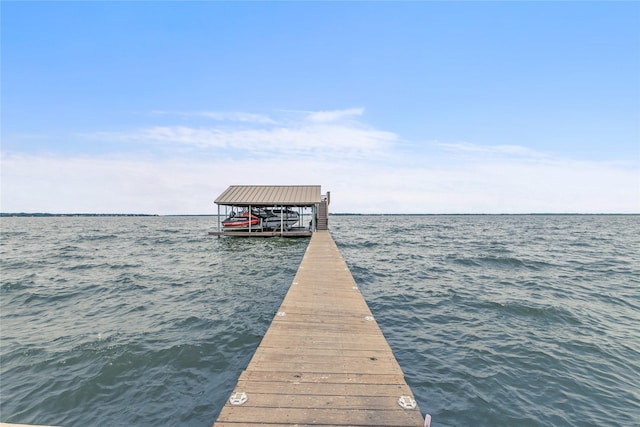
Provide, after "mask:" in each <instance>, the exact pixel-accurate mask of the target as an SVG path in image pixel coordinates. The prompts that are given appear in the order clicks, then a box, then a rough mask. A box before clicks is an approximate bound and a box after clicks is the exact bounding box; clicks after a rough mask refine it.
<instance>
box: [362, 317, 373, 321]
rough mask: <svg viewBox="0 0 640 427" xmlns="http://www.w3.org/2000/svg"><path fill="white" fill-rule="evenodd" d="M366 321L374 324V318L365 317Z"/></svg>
mask: <svg viewBox="0 0 640 427" xmlns="http://www.w3.org/2000/svg"><path fill="white" fill-rule="evenodd" d="M364 320H366V321H367V322H373V316H365V317H364Z"/></svg>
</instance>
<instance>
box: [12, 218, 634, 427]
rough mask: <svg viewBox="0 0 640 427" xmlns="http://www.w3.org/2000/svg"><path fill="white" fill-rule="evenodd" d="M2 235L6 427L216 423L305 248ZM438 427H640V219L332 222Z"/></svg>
mask: <svg viewBox="0 0 640 427" xmlns="http://www.w3.org/2000/svg"><path fill="white" fill-rule="evenodd" d="M215 224H216V220H215V219H214V218H212V217H51V218H1V219H0V225H1V232H2V241H1V248H0V251H1V252H0V255H1V258H0V259H1V261H0V262H1V264H0V273H1V293H0V308H1V313H0V328H1V329H0V332H1V335H0V336H1V342H0V344H1V347H0V368H1V370H0V397H1V400H0V405H1V406H0V421H3V422H14V423H32V424H36V423H37V424H51V425H60V426H89V425H92V426H102V425H122V426H124V425H132V426H147V425H148V426H151V425H153V426H157V425H163V426H164V425H167V426H169V425H175V426H210V425H211V424H213V422H214V421H215V419H216V418H217V416H218V413H219V412H220V410H221V408H222V406H223V405H224V402H225V400H226V399H227V398H228V397H229V394H230V393H231V391H232V389H233V387H234V385H235V383H236V380H237V377H238V376H239V374H240V372H241V371H242V370H243V369H244V368H245V367H246V365H247V364H248V362H249V360H250V358H251V356H252V355H253V352H254V351H255V349H256V347H257V346H258V345H259V343H260V340H261V337H262V336H263V335H264V333H265V331H266V330H267V328H268V327H269V324H270V322H271V320H272V319H273V316H274V315H275V313H276V311H277V309H278V307H279V305H280V303H281V301H282V299H283V298H284V295H285V294H286V292H287V290H288V287H289V285H290V284H291V281H292V279H293V277H294V275H295V272H296V270H297V267H298V265H299V263H300V260H301V258H302V256H303V254H304V250H305V248H306V246H307V243H308V239H282V238H271V239H241V238H215V237H211V236H208V235H207V231H209V230H213V229H215ZM329 226H330V229H331V233H332V235H333V238H334V240H335V241H336V243H337V245H338V247H339V248H340V250H341V252H342V254H343V256H344V258H345V260H346V261H347V263H348V265H349V267H350V269H351V272H352V273H353V276H354V278H355V280H356V282H357V283H358V285H359V289H360V290H361V292H362V294H363V296H364V297H365V299H366V300H367V302H368V303H369V306H370V308H371V310H372V312H373V314H374V315H375V317H376V320H377V322H378V324H379V325H380V327H381V328H382V331H383V333H384V334H385V336H386V337H387V339H388V341H389V344H390V345H391V347H392V349H393V350H394V353H395V355H396V357H397V359H398V362H399V363H400V365H401V367H402V369H403V370H404V372H405V375H406V379H407V382H408V383H409V385H410V386H411V388H412V390H413V392H414V393H415V396H416V399H417V401H418V404H419V405H420V408H421V409H422V411H423V413H429V414H431V415H432V417H433V422H432V426H434V427H440V426H473V427H478V426H492V427H495V426H540V427H542V426H545V427H546V426H550V425H553V426H603V425H606V426H639V425H640V422H639V420H640V391H639V390H640V216H615V215H611V216H609V215H596V216H590V215H532V216H529V215H486V216H484V215H478V216H475V215H460V216H440V215H438V216H367V215H362V216H332V217H331V218H330V224H329Z"/></svg>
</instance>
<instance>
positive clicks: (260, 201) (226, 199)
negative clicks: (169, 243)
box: [215, 185, 320, 206]
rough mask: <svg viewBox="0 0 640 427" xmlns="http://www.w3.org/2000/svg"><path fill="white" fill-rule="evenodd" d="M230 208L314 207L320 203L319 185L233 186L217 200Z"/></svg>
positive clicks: (219, 203)
mask: <svg viewBox="0 0 640 427" xmlns="http://www.w3.org/2000/svg"><path fill="white" fill-rule="evenodd" d="M215 203H216V204H218V205H228V206H229V205H230V206H249V205H251V206H312V205H315V204H318V203H320V186H319V185H232V186H230V187H229V188H227V189H226V190H225V191H224V192H223V193H222V194H220V195H219V196H218V198H217V199H216V200H215Z"/></svg>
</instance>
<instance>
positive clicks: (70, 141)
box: [0, 1, 640, 214]
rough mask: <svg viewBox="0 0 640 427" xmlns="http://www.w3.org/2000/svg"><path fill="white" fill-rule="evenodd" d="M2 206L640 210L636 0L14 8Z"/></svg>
mask: <svg viewBox="0 0 640 427" xmlns="http://www.w3.org/2000/svg"><path fill="white" fill-rule="evenodd" d="M0 7H1V19H2V22H1V23H2V29H1V32H2V33H1V36H2V39H1V43H2V51H1V55H2V56H1V60H2V64H1V65H2V75H1V78H2V93H1V106H2V146H1V153H0V155H1V158H0V160H1V162H2V163H1V167H2V170H1V178H2V181H1V189H2V196H1V206H0V210H1V211H3V212H16V211H18V212H23V211H24V212H43V211H44V212H57V213H68V212H92V213H118V212H123V213H124V212H135V213H157V214H205V213H214V212H216V211H217V210H216V208H215V205H214V204H213V200H214V199H215V197H216V196H217V195H218V194H220V193H221V192H222V191H223V190H224V189H225V188H226V187H227V186H229V185H234V184H320V185H322V187H323V191H327V190H330V191H331V194H332V197H331V200H332V205H331V210H332V211H333V212H362V213H383V212H397V213H529V212H556V213H559V212H580V213H590V212H594V213H602V212H619V213H638V212H640V3H637V2H205V1H201V2H168V1H167V2H12V1H3V2H2V3H1V5H0Z"/></svg>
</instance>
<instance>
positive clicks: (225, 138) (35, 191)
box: [0, 109, 640, 214]
mask: <svg viewBox="0 0 640 427" xmlns="http://www.w3.org/2000/svg"><path fill="white" fill-rule="evenodd" d="M330 113H331V112H327V114H326V116H325V119H322V116H321V119H322V120H309V119H308V114H306V115H304V117H300V115H299V114H298V115H297V117H298V120H294V118H293V117H292V116H289V117H286V118H285V120H282V121H280V123H284V124H279V125H272V124H270V123H269V124H267V123H263V124H256V123H255V122H253V123H252V124H250V125H248V124H247V123H243V124H242V125H240V126H234V127H214V126H202V127H188V126H154V127H149V128H145V129H139V130H135V131H131V132H109V133H107V132H101V133H94V134H92V135H90V136H85V139H86V140H87V141H91V140H92V139H96V138H97V139H101V140H104V141H109V140H111V141H114V140H117V141H120V142H127V143H129V144H128V145H131V146H134V149H132V150H131V151H123V150H125V149H123V148H122V147H120V150H121V151H119V152H117V153H113V154H111V155H89V154H86V153H81V154H74V155H62V154H50V155H42V154H27V153H9V154H7V153H4V154H3V155H2V158H1V159H0V161H1V163H2V169H1V173H2V182H1V185H2V197H1V206H0V210H2V211H3V212H16V211H18V212H20V211H24V212H60V213H67V212H104V213H118V212H127V213H129V212H134V213H157V214H206V213H214V212H216V208H215V206H214V204H213V200H214V199H215V197H216V196H217V195H218V194H220V193H221V192H222V191H223V190H224V189H225V188H226V187H227V186H229V185H233V184H272V185H275V184H320V185H322V188H323V191H327V190H329V191H331V193H332V197H331V200H332V205H331V210H332V211H333V212H361V213H385V212H396V213H530V212H552V213H561V212H580V213H589V212H592V213H603V212H619V213H639V212H640V174H639V171H638V169H637V165H625V164H614V163H607V162H595V161H591V162H585V161H576V160H572V159H559V158H554V157H553V156H552V155H551V154H548V153H539V152H536V151H535V150H531V149H529V148H527V147H522V146H518V145H506V146H505V145H501V146H480V145H477V144H472V143H442V142H437V143H431V144H428V145H427V146H426V147H425V146H424V144H423V145H422V146H420V147H419V149H418V147H416V146H414V149H412V144H411V143H410V142H407V141H403V142H402V143H400V142H399V138H398V136H397V135H395V134H394V133H391V132H387V131H384V130H379V129H375V128H372V127H369V126H366V125H364V124H362V123H360V122H358V121H355V120H344V121H343V120H341V119H340V118H341V117H342V118H344V117H352V118H353V117H354V116H357V115H359V114H361V109H350V110H340V111H337V112H333V114H330ZM138 144H141V145H138ZM128 145H127V147H125V148H126V149H128ZM400 145H402V151H400V150H399V149H398V148H400V147H399V146H400ZM140 147H147V148H148V150H141V149H140ZM176 147H186V149H185V150H182V151H181V150H178V149H176ZM140 152H147V153H148V154H147V157H140ZM167 154H168V155H167Z"/></svg>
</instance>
